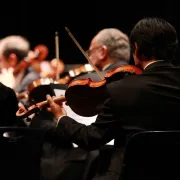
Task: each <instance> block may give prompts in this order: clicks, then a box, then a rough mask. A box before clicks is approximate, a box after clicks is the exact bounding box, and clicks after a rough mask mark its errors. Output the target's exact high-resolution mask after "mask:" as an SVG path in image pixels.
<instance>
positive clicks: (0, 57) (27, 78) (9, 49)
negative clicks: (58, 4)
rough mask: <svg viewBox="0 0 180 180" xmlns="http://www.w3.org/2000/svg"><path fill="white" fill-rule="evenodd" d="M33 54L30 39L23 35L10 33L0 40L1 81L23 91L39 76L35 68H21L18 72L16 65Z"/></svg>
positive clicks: (18, 90)
mask: <svg viewBox="0 0 180 180" xmlns="http://www.w3.org/2000/svg"><path fill="white" fill-rule="evenodd" d="M29 56H32V52H31V51H30V43H29V41H28V40H27V39H26V38H25V37H22V36H18V35H10V36H7V37H5V38H3V39H1V41H0V69H1V74H0V81H1V82H2V83H3V84H5V85H6V86H8V87H10V88H12V89H14V90H15V92H22V91H24V90H26V88H27V87H28V85H29V84H31V83H32V82H33V81H34V80H36V79H38V78H39V74H38V73H37V72H35V71H34V70H33V68H31V67H29V68H25V69H23V68H21V69H20V71H19V72H18V73H16V74H14V73H13V72H14V71H15V69H16V67H17V66H18V65H19V64H20V63H21V61H22V60H24V59H26V58H29Z"/></svg>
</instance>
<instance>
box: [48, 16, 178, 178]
mask: <svg viewBox="0 0 180 180" xmlns="http://www.w3.org/2000/svg"><path fill="white" fill-rule="evenodd" d="M130 43H131V45H132V53H133V57H134V61H135V65H136V66H138V67H139V68H141V69H143V73H142V74H141V75H132V76H126V77H125V78H123V79H121V80H119V81H116V82H112V83H109V84H107V91H108V93H109V98H108V99H106V101H105V103H104V106H103V108H102V110H101V112H99V114H98V116H97V119H96V121H95V122H94V123H92V124H91V125H88V126H86V125H84V124H81V123H78V122H77V121H76V120H74V119H73V118H70V117H68V116H67V114H66V111H65V110H64V109H63V107H62V105H61V104H57V103H55V102H54V101H53V99H52V98H51V97H50V96H49V95H47V100H48V102H49V105H50V110H51V112H52V113H53V114H54V117H55V118H56V120H57V126H56V132H57V133H58V134H59V135H60V136H61V138H63V137H64V138H65V139H70V140H72V141H73V142H74V143H76V144H78V145H79V147H82V148H84V149H86V150H93V149H97V148H99V147H101V146H102V145H104V144H106V143H107V142H109V141H110V140H112V139H114V138H115V144H114V148H115V149H116V150H115V151H114V153H113V154H112V159H111V163H110V165H109V169H108V171H107V172H106V173H105V174H104V176H103V177H102V179H103V180H105V179H111V180H118V179H119V177H120V173H121V168H120V167H121V165H122V162H123V147H124V146H125V145H126V142H127V139H128V137H129V136H128V135H130V134H131V131H130V130H131V129H135V130H167V129H171V130H172V129H178V130H179V129H180V121H179V107H180V77H179V76H180V73H179V72H180V69H179V68H178V67H175V66H173V65H172V63H171V60H172V59H173V58H174V56H175V51H176V49H177V47H178V38H177V34H176V30H175V28H174V27H173V26H172V25H171V24H169V23H168V22H166V21H165V20H163V19H159V18H144V19H142V20H140V21H139V22H138V23H137V24H136V25H135V26H134V28H133V29H132V31H131V34H130ZM91 51H92V49H91ZM94 51H95V50H94ZM96 51H98V49H96ZM103 52H104V51H103V48H102V47H99V57H101V56H103V54H104V53H103ZM94 98H96V97H94ZM77 103H78V102H77ZM87 103H88V102H87ZM84 106H86V104H84ZM129 131H130V132H129ZM128 132H129V133H130V134H129V133H128ZM94 179H96V178H94ZM97 179H100V178H98V177H97Z"/></svg>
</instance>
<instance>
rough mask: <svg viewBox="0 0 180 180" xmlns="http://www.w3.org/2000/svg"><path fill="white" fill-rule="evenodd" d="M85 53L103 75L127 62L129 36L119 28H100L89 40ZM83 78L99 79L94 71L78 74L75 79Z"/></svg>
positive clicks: (128, 57) (128, 56)
mask: <svg viewBox="0 0 180 180" xmlns="http://www.w3.org/2000/svg"><path fill="white" fill-rule="evenodd" d="M87 53H88V56H89V59H90V60H91V62H92V64H93V65H94V66H96V67H97V68H98V69H99V71H100V72H101V74H102V75H103V76H104V75H105V73H106V72H107V71H110V70H112V69H114V68H116V67H117V66H120V65H127V64H129V59H130V44H129V38H128V36H127V35H126V34H125V33H123V32H122V31H120V30H119V29H116V28H106V29H102V30H101V31H99V32H98V33H97V34H96V35H95V36H94V38H93V39H92V40H91V43H90V46H89V50H88V51H87ZM84 78H91V79H92V80H94V81H98V80H100V78H99V77H98V76H97V73H95V72H92V73H88V74H85V75H82V76H78V77H77V78H76V79H84Z"/></svg>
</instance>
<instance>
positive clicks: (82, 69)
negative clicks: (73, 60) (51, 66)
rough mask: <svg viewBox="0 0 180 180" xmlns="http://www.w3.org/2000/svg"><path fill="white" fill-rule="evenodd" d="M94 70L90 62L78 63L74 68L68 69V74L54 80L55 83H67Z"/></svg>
mask: <svg viewBox="0 0 180 180" xmlns="http://www.w3.org/2000/svg"><path fill="white" fill-rule="evenodd" d="M92 71H94V68H93V67H92V66H91V65H90V64H84V65H80V66H78V67H75V68H74V69H71V70H69V72H68V75H66V76H64V77H62V78H60V79H58V80H56V81H55V83H56V84H68V83H69V82H70V81H71V80H72V79H73V78H75V77H77V76H79V75H81V74H84V73H89V72H92Z"/></svg>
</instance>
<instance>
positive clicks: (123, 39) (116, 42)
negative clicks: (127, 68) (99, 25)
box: [95, 28, 130, 61]
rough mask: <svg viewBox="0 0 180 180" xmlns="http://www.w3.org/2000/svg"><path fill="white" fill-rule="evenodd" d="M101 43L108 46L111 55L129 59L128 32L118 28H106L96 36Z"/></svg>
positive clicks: (119, 58)
mask: <svg viewBox="0 0 180 180" xmlns="http://www.w3.org/2000/svg"><path fill="white" fill-rule="evenodd" d="M95 39H96V41H98V43H99V44H101V45H105V46H106V47H107V48H108V51H109V56H110V57H112V58H116V59H118V60H125V61H129V58H130V44H129V38H128V36H127V35H126V34H124V33H123V32H122V31H120V30H118V29H116V28H106V29H103V30H101V31H99V33H98V34H97V35H96V36H95Z"/></svg>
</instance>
